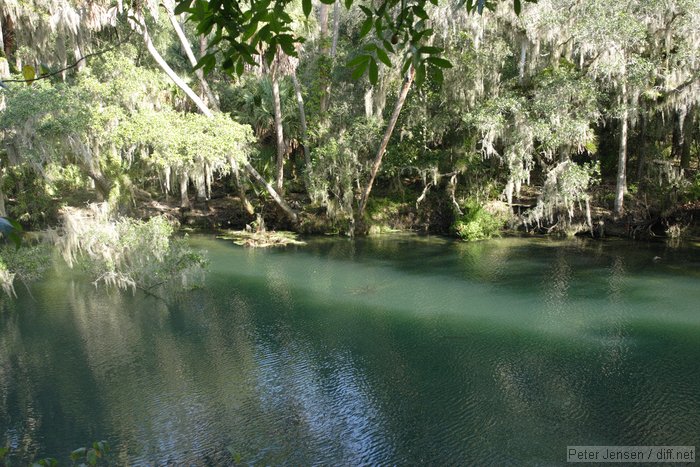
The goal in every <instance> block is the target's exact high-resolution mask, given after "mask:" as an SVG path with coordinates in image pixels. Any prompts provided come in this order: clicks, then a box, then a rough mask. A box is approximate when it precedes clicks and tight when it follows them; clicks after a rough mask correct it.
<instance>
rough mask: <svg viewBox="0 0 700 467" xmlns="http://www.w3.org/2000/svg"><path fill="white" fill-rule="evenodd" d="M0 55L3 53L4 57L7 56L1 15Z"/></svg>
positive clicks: (0, 16)
mask: <svg viewBox="0 0 700 467" xmlns="http://www.w3.org/2000/svg"><path fill="white" fill-rule="evenodd" d="M0 53H2V55H3V56H4V55H5V39H4V38H3V35H2V15H0Z"/></svg>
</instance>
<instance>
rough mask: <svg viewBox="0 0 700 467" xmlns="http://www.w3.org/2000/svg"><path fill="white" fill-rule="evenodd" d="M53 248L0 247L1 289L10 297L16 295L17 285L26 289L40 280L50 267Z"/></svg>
mask: <svg viewBox="0 0 700 467" xmlns="http://www.w3.org/2000/svg"><path fill="white" fill-rule="evenodd" d="M50 258H51V247H50V245H48V244H44V243H40V244H37V245H23V246H22V247H21V248H16V247H15V246H10V245H4V246H1V247H0V287H2V289H3V290H4V292H5V294H7V295H8V296H10V297H13V296H15V295H16V293H15V283H16V282H21V283H22V284H24V285H25V286H26V287H28V286H29V284H31V283H32V282H35V281H37V280H39V279H40V278H41V277H42V276H43V275H44V273H45V272H46V270H47V269H48V268H49V267H50V265H51V262H50Z"/></svg>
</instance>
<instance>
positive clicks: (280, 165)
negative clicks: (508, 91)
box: [271, 70, 285, 195]
mask: <svg viewBox="0 0 700 467" xmlns="http://www.w3.org/2000/svg"><path fill="white" fill-rule="evenodd" d="M271 74H272V100H273V105H274V108H275V135H276V136H277V166H276V170H275V189H276V190H277V192H278V193H279V194H280V195H283V194H284V153H285V148H284V132H283V130H282V104H281V103H280V84H279V80H278V79H277V70H273V72H272V73H271Z"/></svg>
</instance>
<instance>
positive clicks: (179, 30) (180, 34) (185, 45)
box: [163, 5, 219, 112]
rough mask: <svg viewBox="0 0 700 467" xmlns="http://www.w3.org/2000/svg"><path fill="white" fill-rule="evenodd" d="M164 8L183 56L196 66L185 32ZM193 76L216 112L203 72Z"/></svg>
mask: <svg viewBox="0 0 700 467" xmlns="http://www.w3.org/2000/svg"><path fill="white" fill-rule="evenodd" d="M163 7H164V8H165V11H166V12H167V14H168V19H169V20H170V24H172V25H173V29H175V33H176V34H177V37H178V38H179V39H180V44H181V45H182V48H183V50H184V51H185V55H187V59H188V60H189V61H190V64H191V65H192V66H193V67H194V66H197V59H196V58H195V56H194V52H192V45H191V44H190V41H189V39H187V36H186V35H185V31H183V30H182V27H181V26H180V23H179V22H178V21H177V18H176V17H175V14H174V13H173V11H172V10H171V9H170V8H169V7H167V6H165V5H163ZM194 74H195V75H197V79H199V84H200V86H202V90H203V91H204V93H205V94H206V95H207V99H209V105H210V106H212V108H213V109H214V110H216V111H217V112H218V111H219V104H218V102H217V100H216V97H214V93H213V92H211V88H210V87H209V83H207V80H206V79H204V71H202V69H201V68H198V69H196V70H195V71H194Z"/></svg>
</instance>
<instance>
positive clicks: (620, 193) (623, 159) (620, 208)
mask: <svg viewBox="0 0 700 467" xmlns="http://www.w3.org/2000/svg"><path fill="white" fill-rule="evenodd" d="M627 99H628V98H627V82H626V81H625V78H624V77H623V81H622V105H623V108H624V109H623V111H622V119H621V121H620V152H619V155H618V159H617V183H616V186H615V215H616V216H621V215H622V214H623V213H624V211H625V207H624V202H625V194H626V193H627V125H628V120H629V109H628V102H627Z"/></svg>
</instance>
